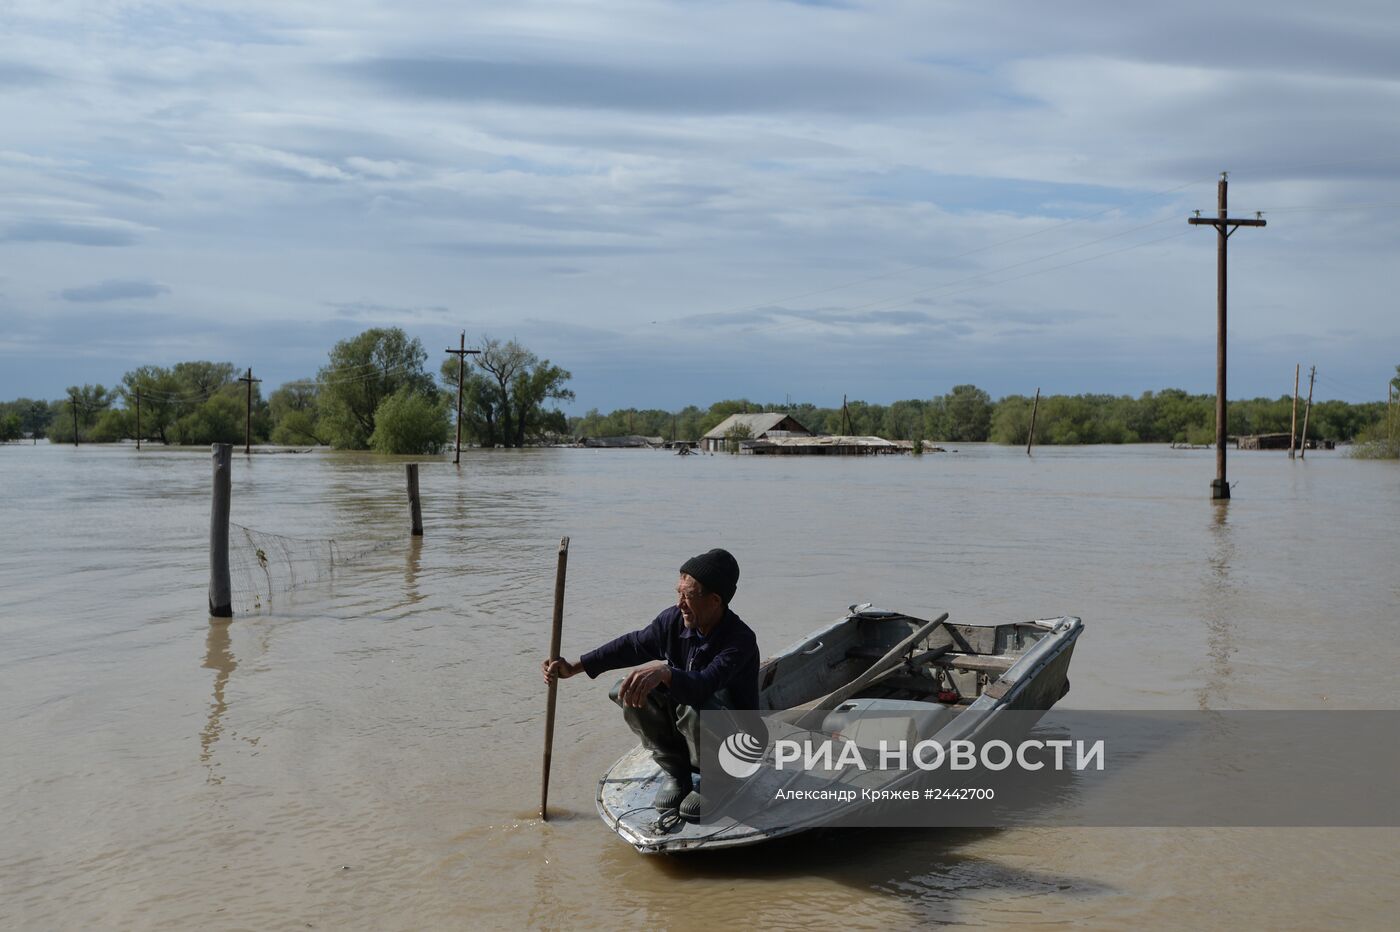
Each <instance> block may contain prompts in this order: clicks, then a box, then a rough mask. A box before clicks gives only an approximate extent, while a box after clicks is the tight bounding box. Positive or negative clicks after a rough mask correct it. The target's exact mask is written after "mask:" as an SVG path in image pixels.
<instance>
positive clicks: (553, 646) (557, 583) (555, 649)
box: [540, 537, 569, 822]
mask: <svg viewBox="0 0 1400 932" xmlns="http://www.w3.org/2000/svg"><path fill="white" fill-rule="evenodd" d="M568 566H569V539H568V538H567V537H564V538H561V539H560V541H559V565H558V567H557V568H556V569H555V571H554V628H553V630H552V631H550V634H549V659H550V660H557V659H559V649H560V647H561V642H562V641H563V634H564V574H565V571H566V570H567V569H568ZM558 695H559V678H558V677H557V676H556V677H554V678H553V679H551V680H550V681H549V699H548V702H547V704H546V705H545V710H544V763H543V777H542V779H541V782H540V820H541V821H544V822H548V821H549V764H550V758H551V757H553V755H554V702H555V700H556V699H557V698H558Z"/></svg>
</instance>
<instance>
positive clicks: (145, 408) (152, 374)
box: [121, 363, 233, 443]
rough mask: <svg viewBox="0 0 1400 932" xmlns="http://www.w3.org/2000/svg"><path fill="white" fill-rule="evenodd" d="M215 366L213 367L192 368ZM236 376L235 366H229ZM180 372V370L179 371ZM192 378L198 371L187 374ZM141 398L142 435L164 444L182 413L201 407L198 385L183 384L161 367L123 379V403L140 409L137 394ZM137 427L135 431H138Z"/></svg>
mask: <svg viewBox="0 0 1400 932" xmlns="http://www.w3.org/2000/svg"><path fill="white" fill-rule="evenodd" d="M181 365H183V366H191V365H198V366H200V367H203V366H212V365H214V364H213V363H201V364H190V363H182V364H181ZM225 365H227V366H228V367H229V372H230V373H232V370H233V364H232V363H226V364H225ZM176 368H177V369H178V368H179V367H178V366H177V367H176ZM184 371H185V372H186V373H187V374H188V375H193V374H195V372H196V371H198V370H192V369H186V370H184ZM138 392H139V393H140V395H141V433H142V434H144V435H145V437H143V438H142V439H145V438H146V437H154V438H155V439H156V440H159V441H160V442H161V443H169V442H170V438H169V437H168V436H167V434H168V432H169V430H170V427H171V425H172V424H174V423H175V421H176V420H177V419H178V418H179V417H180V415H181V414H182V413H186V412H187V411H188V410H192V409H193V408H194V407H195V405H196V404H197V403H198V401H197V399H199V389H198V388H196V387H195V383H194V382H191V381H186V380H182V379H181V378H179V377H178V376H176V374H175V372H174V371H173V370H171V369H166V368H163V367H161V366H140V367H138V368H136V369H133V370H131V371H130V372H128V373H127V374H126V375H124V376H122V387H121V394H122V402H123V404H125V405H126V407H128V408H134V407H135V406H136V396H137V393H138ZM134 429H135V428H134V424H133V431H134Z"/></svg>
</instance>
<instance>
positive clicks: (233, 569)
mask: <svg viewBox="0 0 1400 932" xmlns="http://www.w3.org/2000/svg"><path fill="white" fill-rule="evenodd" d="M393 544H394V541H392V540H385V541H379V542H376V543H362V544H358V545H353V546H347V545H346V544H345V543H343V542H341V541H338V540H335V539H333V538H328V537H323V538H306V537H285V536H283V535H281V534H272V533H269V532H267V531H259V530H257V529H256V528H250V527H244V526H243V525H241V524H234V523H232V522H230V523H229V535H228V551H229V559H228V564H229V577H230V582H231V583H232V589H233V593H232V595H233V607H234V610H235V611H237V612H252V611H257V610H259V609H261V608H266V607H268V606H270V605H271V604H272V599H273V596H274V595H276V594H277V593H279V592H289V591H290V590H292V589H295V588H296V587H298V586H304V585H306V584H307V583H311V582H315V581H317V580H320V579H325V578H326V577H328V576H331V575H332V574H334V572H335V571H336V569H338V568H340V567H343V566H346V565H348V564H351V563H354V562H356V561H357V560H361V559H363V558H364V557H366V556H368V555H369V554H372V553H375V552H377V551H380V550H383V549H385V548H386V547H391V546H393Z"/></svg>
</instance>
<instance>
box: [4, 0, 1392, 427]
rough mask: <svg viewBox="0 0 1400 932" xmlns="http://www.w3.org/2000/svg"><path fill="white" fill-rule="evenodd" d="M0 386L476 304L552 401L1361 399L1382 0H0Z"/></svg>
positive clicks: (1385, 24) (440, 323)
mask: <svg viewBox="0 0 1400 932" xmlns="http://www.w3.org/2000/svg"><path fill="white" fill-rule="evenodd" d="M0 36H3V43H0V126H3V127H4V131H3V132H2V133H0V398H11V397H15V396H18V395H30V396H42V397H57V396H59V395H61V394H62V392H63V389H64V387H65V386H67V385H69V384H73V383H83V382H104V383H106V384H112V383H113V382H115V381H117V380H118V379H119V378H120V377H121V375H122V373H123V372H125V371H127V370H128V369H131V368H133V367H135V366H137V365H140V364H144V363H159V364H168V363H173V362H176V361H179V360H182V359H201V358H203V359H216V360H229V361H232V362H234V363H235V364H236V365H238V366H239V367H240V368H242V367H246V366H251V367H252V368H253V370H254V375H257V376H260V377H261V378H263V379H264V380H265V382H266V383H267V384H268V385H269V386H275V385H277V384H278V383H280V382H282V381H285V380H289V379H294V378H302V377H306V376H308V375H311V374H313V373H314V372H315V371H316V370H317V368H318V367H320V366H321V365H322V364H324V362H325V359H326V352H327V350H328V349H329V348H330V346H331V345H332V344H333V343H334V342H335V341H336V340H337V339H341V338H344V337H346V336H350V335H353V334H354V333H357V332H359V331H360V330H362V329H364V328H367V327H371V326H401V327H403V328H405V329H406V330H407V331H408V332H409V333H410V334H412V335H414V336H417V337H419V338H420V339H422V341H423V343H424V345H425V346H427V347H428V348H429V349H430V350H432V365H433V366H434V367H436V364H437V362H438V360H439V359H440V358H441V354H440V353H439V352H438V351H439V350H441V349H443V348H445V347H447V346H449V345H451V346H455V345H456V344H457V334H458V332H459V331H460V330H463V329H465V330H466V332H467V337H468V341H469V342H473V341H475V340H476V339H479V338H480V337H481V336H482V335H483V334H487V335H492V336H497V337H516V338H518V339H519V340H520V341H521V342H523V343H525V344H526V345H527V346H529V347H530V348H532V349H534V350H535V351H536V352H538V353H539V354H540V355H542V356H547V357H549V358H550V359H551V360H552V361H554V362H556V363H558V364H560V365H563V366H564V367H566V368H568V369H570V370H572V372H573V373H574V380H573V383H572V385H573V388H574V389H575V390H576V391H577V393H578V400H577V403H576V404H575V405H574V406H573V409H574V410H575V411H577V412H582V411H583V410H586V409H587V408H591V407H598V408H602V409H604V410H607V409H611V408H614V407H621V406H626V405H636V406H642V407H653V406H656V407H668V408H670V407H679V406H681V405H684V404H687V403H699V404H708V403H709V402H711V401H714V400H718V399H720V398H726V397H739V396H748V397H750V398H754V399H778V400H781V399H782V398H783V397H784V396H785V395H790V396H792V397H793V398H794V399H801V400H808V401H813V402H817V403H820V404H837V403H839V402H840V398H841V395H842V394H843V393H846V394H849V395H850V396H851V397H852V398H863V399H866V400H868V401H891V400H894V399H898V398H909V397H929V396H931V395H934V394H939V393H943V392H946V391H947V390H948V389H949V388H950V387H951V386H953V385H954V384H958V383H962V382H973V383H975V384H977V385H979V386H981V387H983V388H986V389H987V390H988V391H990V392H991V393H992V395H993V396H994V397H996V396H1001V395H1004V394H1008V393H1012V392H1032V391H1034V390H1035V388H1036V387H1037V386H1039V387H1041V388H1042V389H1044V390H1045V391H1047V392H1066V393H1075V392H1084V391H1095V392H1098V391H1104V392H1115V393H1131V394H1137V393H1139V392H1142V391H1144V390H1147V389H1160V388H1163V387H1167V386H1176V387H1182V388H1186V389H1188V390H1192V391H1202V392H1206V391H1213V390H1214V384H1215V382H1214V379H1215V377H1214V362H1215V234H1214V233H1213V232H1212V231H1211V230H1210V229H1209V228H1198V227H1189V226H1188V225H1187V223H1186V217H1187V216H1188V215H1189V214H1190V213H1191V212H1192V211H1193V210H1195V209H1203V210H1206V211H1213V209H1214V207H1215V202H1216V180H1217V178H1218V176H1219V172H1220V171H1221V170H1228V171H1229V172H1230V180H1231V184H1230V204H1231V208H1232V210H1231V213H1232V215H1233V214H1238V215H1241V216H1253V211H1255V210H1263V211H1265V214H1264V216H1265V219H1266V220H1268V223H1269V225H1268V227H1266V228H1265V229H1262V230H1256V229H1244V230H1241V231H1240V232H1239V233H1238V235H1236V236H1235V237H1233V238H1232V239H1231V240H1230V256H1231V262H1230V273H1231V274H1230V281H1231V291H1230V295H1231V305H1230V307H1231V316H1230V330H1231V337H1230V338H1231V357H1230V358H1231V383H1230V387H1231V391H1230V394H1231V396H1232V397H1241V396H1249V397H1252V396H1255V395H1260V394H1263V395H1279V394H1283V393H1285V392H1287V391H1291V389H1292V377H1293V366H1294V363H1296V362H1301V363H1302V364H1303V367H1304V373H1305V375H1304V378H1305V379H1306V371H1307V366H1308V365H1310V364H1316V365H1317V367H1318V372H1319V381H1318V395H1319V397H1322V398H1333V397H1335V398H1343V399H1346V400H1350V401H1359V400H1369V399H1378V398H1384V396H1385V395H1384V393H1385V388H1384V386H1385V382H1386V380H1387V379H1388V378H1389V377H1390V376H1392V375H1393V374H1394V367H1395V365H1396V364H1397V363H1400V314H1397V313H1396V310H1395V307H1394V303H1395V294H1396V291H1397V288H1396V284H1397V282H1396V271H1395V270H1396V268H1397V265H1398V264H1400V263H1397V260H1396V247H1397V243H1398V242H1400V237H1398V236H1397V234H1398V233H1400V222H1397V217H1400V51H1397V50H1400V8H1397V7H1396V6H1395V4H1394V3H1393V2H1388V0H1374V2H1372V0H1341V2H1337V3H1331V4H1320V3H1317V2H1315V0H1308V2H1293V0H1282V2H1280V0H1269V2H1262V0H1260V2H1222V0H1215V2H1212V3H1198V2H1195V0H1180V2H1176V3H1171V4H1158V5H1154V6H1153V7H1151V8H1148V6H1147V5H1145V4H1122V3H1112V2H1074V0H1059V2H1055V3H1043V2H1031V0H1024V2H991V3H989V2H985V0H983V2H968V3H962V2H935V0H911V2H880V3H876V2H869V3H867V2H859V0H851V2H834V0H833V2H815V0H813V2H780V0H741V2H708V0H686V2H671V3H653V2H630V0H593V2H548V3H539V2H531V0H509V2H501V3H496V2H490V0H474V2H470V3H460V2H437V3H433V2H418V0H400V2H395V3H382V4H381V3H368V2H360V0H338V2H335V3H326V2H323V0H318V2H306V0H277V2H275V3H273V2H264V0H237V2H234V0H228V2H223V3H220V2H209V3H192V4H167V3H155V2H104V3H77V2H67V0H38V2H30V0H9V2H6V3H5V4H4V5H3V7H0Z"/></svg>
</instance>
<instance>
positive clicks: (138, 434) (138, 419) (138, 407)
mask: <svg viewBox="0 0 1400 932" xmlns="http://www.w3.org/2000/svg"><path fill="white" fill-rule="evenodd" d="M136 449H137V450H138V451H139V450H140V449H141V389H139V388H138V389H137V390H136Z"/></svg>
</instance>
